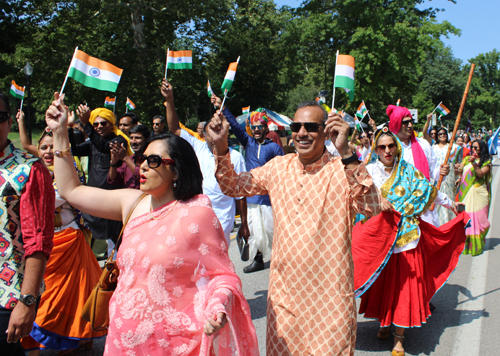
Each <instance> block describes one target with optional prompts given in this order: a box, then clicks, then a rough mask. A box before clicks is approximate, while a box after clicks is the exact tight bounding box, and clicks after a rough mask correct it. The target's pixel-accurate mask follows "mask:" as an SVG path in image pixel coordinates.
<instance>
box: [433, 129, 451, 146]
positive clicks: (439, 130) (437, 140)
mask: <svg viewBox="0 0 500 356" xmlns="http://www.w3.org/2000/svg"><path fill="white" fill-rule="evenodd" d="M441 131H444V133H445V134H446V143H450V139H449V138H448V130H446V129H445V128H444V127H440V128H439V129H437V132H436V143H438V142H439V133H440V132H441Z"/></svg>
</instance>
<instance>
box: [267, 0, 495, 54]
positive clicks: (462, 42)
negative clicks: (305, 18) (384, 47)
mask: <svg viewBox="0 0 500 356" xmlns="http://www.w3.org/2000/svg"><path fill="white" fill-rule="evenodd" d="M274 2H275V3H276V4H277V5H278V6H282V5H288V6H290V7H298V6H299V5H300V4H301V3H302V0H274ZM456 2H457V3H456V4H453V3H452V2H450V1H448V0H431V1H426V2H424V3H423V4H422V5H421V6H422V8H428V7H433V8H439V9H444V10H445V11H443V12H439V13H438V14H437V16H436V19H437V21H438V22H442V21H448V22H450V23H451V24H452V25H453V26H455V27H456V28H458V29H460V30H462V34H461V36H460V37H458V36H454V35H451V36H450V38H449V39H448V38H446V37H443V38H442V40H443V42H444V43H445V44H446V45H447V46H450V47H451V49H452V50H453V54H454V55H455V57H457V58H459V59H461V60H462V61H463V62H464V63H466V62H467V60H469V59H471V58H474V57H476V56H477V55H478V54H480V53H487V52H491V51H492V50H493V49H496V50H497V51H500V26H499V21H498V15H499V14H500V0H456Z"/></svg>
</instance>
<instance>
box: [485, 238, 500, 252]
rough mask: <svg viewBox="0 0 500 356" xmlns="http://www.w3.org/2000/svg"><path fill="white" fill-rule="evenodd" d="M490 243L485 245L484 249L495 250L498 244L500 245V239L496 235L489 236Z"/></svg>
mask: <svg viewBox="0 0 500 356" xmlns="http://www.w3.org/2000/svg"><path fill="white" fill-rule="evenodd" d="M488 240H489V243H488V244H486V245H485V248H484V251H490V250H494V249H495V247H496V246H497V245H500V239H497V238H496V237H490V238H488Z"/></svg>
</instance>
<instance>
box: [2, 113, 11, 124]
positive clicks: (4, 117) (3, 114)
mask: <svg viewBox="0 0 500 356" xmlns="http://www.w3.org/2000/svg"><path fill="white" fill-rule="evenodd" d="M9 114H10V113H9V112H8V111H0V123H2V122H5V121H7V120H8V119H9V117H10V115H9Z"/></svg>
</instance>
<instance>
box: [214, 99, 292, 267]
mask: <svg viewBox="0 0 500 356" xmlns="http://www.w3.org/2000/svg"><path fill="white" fill-rule="evenodd" d="M211 102H212V103H213V104H214V105H215V106H216V107H220V106H221V104H222V102H221V100H220V98H218V97H217V96H215V95H214V94H212V99H211ZM223 109H224V110H223V111H222V113H223V114H224V116H225V117H226V118H227V121H228V122H229V125H231V130H232V131H233V133H234V135H235V136H236V138H237V139H238V141H240V143H241V144H242V145H243V147H244V148H245V161H246V166H247V171H250V170H251V169H254V168H257V167H261V166H263V165H264V164H266V163H267V162H269V161H270V160H272V159H273V158H274V157H276V156H283V155H284V154H285V153H284V152H283V148H281V147H280V146H279V145H278V144H277V143H275V142H273V141H272V140H271V139H269V138H266V136H267V134H268V132H269V128H268V126H267V125H268V124H269V117H268V116H267V113H266V111H265V110H264V109H257V110H256V111H254V112H252V113H251V114H250V129H251V130H252V134H253V137H252V136H250V135H249V134H248V133H247V132H246V131H245V129H244V128H243V127H242V126H241V125H240V124H239V123H238V122H237V121H236V119H235V117H234V116H233V115H232V114H231V112H230V111H229V110H228V109H227V108H223ZM247 203H248V227H249V229H250V237H249V238H248V244H249V245H250V246H249V247H250V248H249V256H250V258H253V259H254V260H253V262H252V264H250V265H249V266H246V267H245V268H244V269H243V272H245V273H252V272H256V271H261V270H263V269H264V256H265V255H266V254H269V253H270V252H271V250H272V243H273V209H272V207H271V200H270V199H269V195H267V194H266V195H256V196H253V197H248V198H247Z"/></svg>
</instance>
